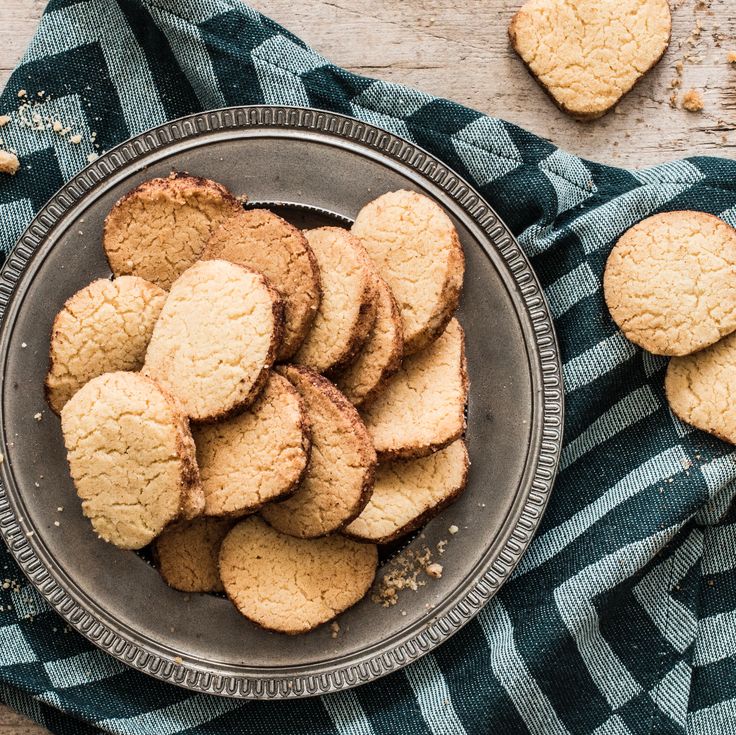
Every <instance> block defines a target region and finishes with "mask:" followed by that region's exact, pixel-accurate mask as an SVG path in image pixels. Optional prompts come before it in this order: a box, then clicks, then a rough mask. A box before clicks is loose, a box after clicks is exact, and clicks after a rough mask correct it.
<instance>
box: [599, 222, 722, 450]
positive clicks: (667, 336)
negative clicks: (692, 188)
mask: <svg viewBox="0 0 736 735" xmlns="http://www.w3.org/2000/svg"><path fill="white" fill-rule="evenodd" d="M604 293H605V299H606V303H607V304H608V308H609V311H610V313H611V316H612V317H613V319H614V321H615V322H616V324H617V325H618V326H619V327H620V328H621V330H622V332H623V333H624V335H625V336H626V337H627V338H628V339H629V340H631V341H632V342H634V343H635V344H637V345H639V346H641V347H643V348H644V349H646V350H648V351H649V352H652V353H654V354H655V355H665V356H668V357H671V358H672V359H671V360H670V362H669V365H668V366H667V375H666V378H665V389H666V393H667V399H668V401H669V404H670V407H671V408H672V410H673V412H674V413H675V414H676V415H677V416H678V417H679V418H680V419H681V420H682V421H685V422H686V423H689V424H691V425H692V426H695V427H696V428H698V429H702V430H703V431H707V432H709V433H711V434H714V435H715V436H717V437H719V438H721V439H724V440H725V441H728V442H731V443H733V444H736V402H734V400H733V397H734V395H736V230H734V228H733V227H731V226H730V225H729V224H727V223H726V222H724V221H723V220H721V219H718V218H717V217H714V216H713V215H710V214H705V213H703V212H690V211H681V212H666V213H663V214H658V215H655V216H653V217H649V218H647V219H645V220H643V221H642V222H640V223H639V224H638V225H636V226H635V227H633V228H631V229H630V230H628V231H627V232H626V233H625V234H624V235H623V236H622V237H621V239H620V240H619V241H618V242H617V243H616V245H615V246H614V248H613V250H612V251H611V254H610V256H609V257H608V261H607V263H606V270H605V275H604Z"/></svg>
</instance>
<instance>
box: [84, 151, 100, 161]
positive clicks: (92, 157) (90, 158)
mask: <svg viewBox="0 0 736 735" xmlns="http://www.w3.org/2000/svg"><path fill="white" fill-rule="evenodd" d="M99 157H100V156H99V155H98V154H97V153H90V154H89V155H88V156H87V163H94V162H95V161H96V160H97V159H98V158H99Z"/></svg>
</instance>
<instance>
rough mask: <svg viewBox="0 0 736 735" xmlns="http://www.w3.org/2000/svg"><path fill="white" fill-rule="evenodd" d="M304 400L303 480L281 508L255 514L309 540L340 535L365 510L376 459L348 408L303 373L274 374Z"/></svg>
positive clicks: (326, 385) (294, 368) (284, 370)
mask: <svg viewBox="0 0 736 735" xmlns="http://www.w3.org/2000/svg"><path fill="white" fill-rule="evenodd" d="M278 371H279V372H280V373H281V374H282V375H283V376H284V377H286V378H287V379H288V380H289V381H290V382H291V383H292V385H294V387H295V388H296V389H297V390H298V391H299V393H300V394H301V396H302V399H303V400H304V404H305V407H306V412H307V417H308V419H309V423H310V427H311V435H312V451H311V456H310V460H309V466H308V467H307V471H306V473H305V475H304V479H303V480H302V482H301V484H300V485H299V487H298V488H297V490H296V492H295V493H294V494H293V495H292V496H291V497H290V498H288V499H287V500H284V501H283V502H281V503H271V504H269V505H266V506H265V507H264V508H262V509H261V515H262V516H263V518H265V519H266V520H267V521H268V523H270V524H271V525H272V526H273V527H274V528H276V529H277V530H279V531H281V532H283V533H287V534H290V535H292V536H299V537H301V538H314V537H317V536H324V535H326V534H328V533H333V532H334V531H338V530H340V529H341V528H342V527H343V526H345V525H346V524H348V523H350V521H352V520H353V518H355V517H356V516H357V515H358V514H359V513H360V512H361V511H362V510H363V508H364V507H365V504H366V503H367V502H368V500H369V498H370V495H371V492H372V490H373V478H374V474H375V465H376V453H375V451H374V449H373V444H372V443H371V439H370V436H369V435H368V432H367V431H366V429H365V426H363V422H362V421H361V420H360V416H359V415H358V412H357V411H356V410H355V408H354V407H353V405H352V404H351V403H350V402H349V401H348V400H347V399H346V398H345V396H343V395H342V393H340V391H339V390H337V388H335V386H334V385H332V383H330V382H329V381H328V380H326V379H325V378H323V377H322V376H321V375H318V374H317V373H315V372H314V371H312V370H310V369H309V368H305V367H302V366H299V365H286V366H283V367H280V368H278Z"/></svg>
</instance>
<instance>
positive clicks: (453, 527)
mask: <svg viewBox="0 0 736 735" xmlns="http://www.w3.org/2000/svg"><path fill="white" fill-rule="evenodd" d="M459 530H460V529H459V528H458V527H457V526H456V525H455V524H454V523H453V524H452V525H451V526H450V527H449V528H448V529H447V531H448V533H451V534H452V535H453V536H454V535H455V534H456V533H457V532H458V531H459Z"/></svg>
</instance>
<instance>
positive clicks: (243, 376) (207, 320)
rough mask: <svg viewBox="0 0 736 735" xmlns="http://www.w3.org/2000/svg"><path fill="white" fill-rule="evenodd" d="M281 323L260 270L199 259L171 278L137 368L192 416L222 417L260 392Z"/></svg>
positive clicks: (274, 297)
mask: <svg viewBox="0 0 736 735" xmlns="http://www.w3.org/2000/svg"><path fill="white" fill-rule="evenodd" d="M282 330H283V315H282V309H281V299H280V297H279V295H278V293H276V291H275V290H274V289H272V288H271V287H270V286H269V284H268V282H267V281H266V279H265V278H264V277H263V276H262V275H261V274H260V273H257V272H255V271H252V270H249V269H247V268H244V267H242V266H240V265H235V264H234V263H228V262H227V261H224V260H202V261H199V262H198V263H195V264H194V265H193V266H192V267H191V268H189V269H188V270H186V271H185V272H184V273H183V274H182V275H181V276H179V278H178V279H177V280H176V281H174V284H173V285H172V287H171V291H170V292H169V296H168V298H167V299H166V303H165V304H164V307H163V309H162V310H161V314H160V316H159V318H158V321H157V322H156V326H155V327H154V328H153V335H152V336H151V341H150V343H149V345H148V351H147V352H146V360H145V364H144V367H143V371H144V372H145V374H146V375H148V376H150V377H151V378H153V379H154V380H156V381H157V382H159V383H160V384H161V385H162V386H163V387H164V388H165V389H166V390H168V391H169V392H170V393H171V394H172V395H173V396H174V397H175V398H176V399H177V400H178V401H179V402H180V403H181V405H182V408H183V410H184V412H185V413H186V414H187V416H189V417H190V418H191V419H192V420H193V421H216V420H218V419H223V418H225V417H227V416H228V415H230V414H231V413H234V412H236V411H238V410H241V409H243V408H246V407H247V406H248V405H249V404H250V403H252V402H253V401H254V400H255V398H256V397H257V396H258V394H259V393H260V391H261V388H262V387H263V385H264V384H265V382H266V380H267V379H268V374H269V369H270V367H271V365H272V364H273V362H274V360H275V358H276V353H277V351H278V348H279V345H280V344H281V334H282Z"/></svg>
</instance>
